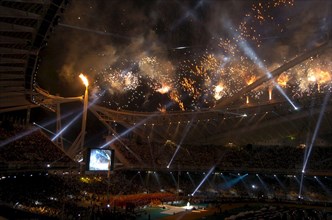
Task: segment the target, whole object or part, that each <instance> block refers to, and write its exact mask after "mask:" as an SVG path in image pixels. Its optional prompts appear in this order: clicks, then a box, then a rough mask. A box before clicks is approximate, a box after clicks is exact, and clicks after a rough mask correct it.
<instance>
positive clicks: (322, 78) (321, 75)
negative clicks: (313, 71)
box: [317, 70, 332, 84]
mask: <svg viewBox="0 0 332 220" xmlns="http://www.w3.org/2000/svg"><path fill="white" fill-rule="evenodd" d="M317 72H318V73H317V80H318V82H319V83H321V84H323V83H327V82H329V81H331V80H332V77H331V74H330V73H329V72H327V71H323V70H318V71H317Z"/></svg>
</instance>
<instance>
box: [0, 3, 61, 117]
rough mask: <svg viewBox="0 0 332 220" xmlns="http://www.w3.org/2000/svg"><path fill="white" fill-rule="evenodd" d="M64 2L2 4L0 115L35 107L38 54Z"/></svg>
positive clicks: (0, 9)
mask: <svg viewBox="0 0 332 220" xmlns="http://www.w3.org/2000/svg"><path fill="white" fill-rule="evenodd" d="M63 4H64V1H62V0H8V1H7V0H4V1H1V4H0V73H1V76H0V111H1V112H6V111H12V110H17V109H24V108H28V107H35V106H36V105H35V104H33V103H32V102H31V100H30V97H31V94H32V93H33V88H32V84H33V77H34V74H35V72H36V69H37V62H38V59H39V51H40V50H41V49H42V48H43V47H45V46H46V44H47V41H48V38H49V35H50V32H52V27H53V26H54V25H56V23H57V19H58V18H59V15H58V14H60V13H61V10H62V9H61V8H62V5H63Z"/></svg>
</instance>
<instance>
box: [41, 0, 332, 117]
mask: <svg viewBox="0 0 332 220" xmlns="http://www.w3.org/2000/svg"><path fill="white" fill-rule="evenodd" d="M331 8H332V2H331V1H329V0H322V1H316V0H315V1H314V0H307V1H292V0H289V1H282V0H279V1H221V0H195V1H190V0H181V1H180V0H121V1H116V0H94V1H92V0H89V1H78V0H73V1H71V2H70V4H69V5H68V7H67V8H66V10H65V11H64V13H63V15H62V17H61V19H60V20H59V22H58V25H57V26H56V27H55V28H54V30H53V33H52V34H51V37H50V40H49V42H48V46H47V47H46V48H44V49H43V50H42V54H41V58H42V60H41V63H40V68H39V71H38V73H37V83H38V84H39V85H40V86H41V87H42V88H44V89H46V90H48V91H49V92H50V93H51V94H56V93H58V94H60V95H62V96H65V97H67V96H78V95H83V92H84V86H83V85H82V83H81V82H80V80H79V78H78V75H79V74H80V73H81V72H82V73H84V74H86V75H87V77H88V78H89V80H90V86H89V94H90V100H95V99H97V100H96V103H98V104H100V105H103V106H107V107H109V108H112V109H118V110H135V111H158V110H159V111H165V110H166V111H171V110H183V111H188V110H197V109H202V108H213V107H214V106H215V105H216V104H217V103H218V102H220V101H222V100H223V99H224V98H227V97H231V96H232V95H233V94H235V93H236V92H237V91H239V90H241V89H242V88H244V87H245V86H247V85H249V84H250V83H252V82H253V81H255V80H256V79H258V78H259V77H261V76H262V75H263V74H266V70H269V71H272V70H273V69H275V68H277V67H279V66H280V65H282V64H283V63H284V62H285V61H287V60H289V59H291V58H294V57H295V56H296V55H299V54H301V53H303V52H304V51H307V50H310V49H311V48H314V47H316V46H318V45H320V44H321V43H322V42H324V40H326V36H327V35H328V34H329V33H331V26H332V25H331V24H332V22H331V17H332V16H331ZM330 57H331V52H330V51H329V52H327V53H325V54H322V55H320V56H317V57H313V58H312V59H310V60H308V61H305V62H303V63H302V64H301V65H298V66H296V67H294V68H292V69H290V70H289V71H287V72H285V73H283V74H282V75H281V76H280V77H279V78H277V79H275V80H276V82H278V83H279V85H281V86H283V88H284V89H285V90H287V91H288V93H289V96H290V97H291V98H297V97H301V96H305V95H308V94H309V95H310V94H311V93H312V92H314V91H313V90H312V85H313V84H316V85H317V84H319V88H320V90H321V91H328V90H329V91H331V78H332V73H331V69H332V61H331V59H330ZM261 64H263V65H261ZM262 66H264V67H262ZM268 88H271V84H269V83H266V84H264V85H262V86H260V87H259V88H257V89H256V90H255V91H252V92H251V93H250V94H248V95H249V96H250V98H251V99H252V100H254V101H255V100H256V101H259V100H262V99H266V98H265V97H266V96H267V95H266V94H267V93H268ZM276 93H277V92H275V94H276Z"/></svg>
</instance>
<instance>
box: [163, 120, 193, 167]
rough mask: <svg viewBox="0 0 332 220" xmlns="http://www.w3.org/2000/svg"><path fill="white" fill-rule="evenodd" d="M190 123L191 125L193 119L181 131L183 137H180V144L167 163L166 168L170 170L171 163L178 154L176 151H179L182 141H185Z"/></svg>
mask: <svg viewBox="0 0 332 220" xmlns="http://www.w3.org/2000/svg"><path fill="white" fill-rule="evenodd" d="M192 123H193V119H191V121H190V123H189V124H187V126H186V129H185V130H184V131H183V135H182V137H181V140H180V143H179V144H178V145H177V147H176V150H175V152H174V154H173V156H172V158H171V160H170V161H169V163H168V165H167V168H170V166H171V164H172V162H173V160H174V158H175V156H176V154H177V153H178V151H179V149H180V147H181V145H182V142H183V140H184V139H185V137H186V136H187V134H188V132H189V129H190V127H191V125H192Z"/></svg>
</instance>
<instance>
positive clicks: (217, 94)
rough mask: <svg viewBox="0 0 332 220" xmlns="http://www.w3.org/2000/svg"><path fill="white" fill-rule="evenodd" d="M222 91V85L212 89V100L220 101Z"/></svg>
mask: <svg viewBox="0 0 332 220" xmlns="http://www.w3.org/2000/svg"><path fill="white" fill-rule="evenodd" d="M223 90H224V87H223V86H222V84H219V85H217V86H216V87H215V88H214V96H213V97H214V98H215V99H216V100H219V99H221V97H222V95H221V92H222V91H223Z"/></svg>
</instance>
